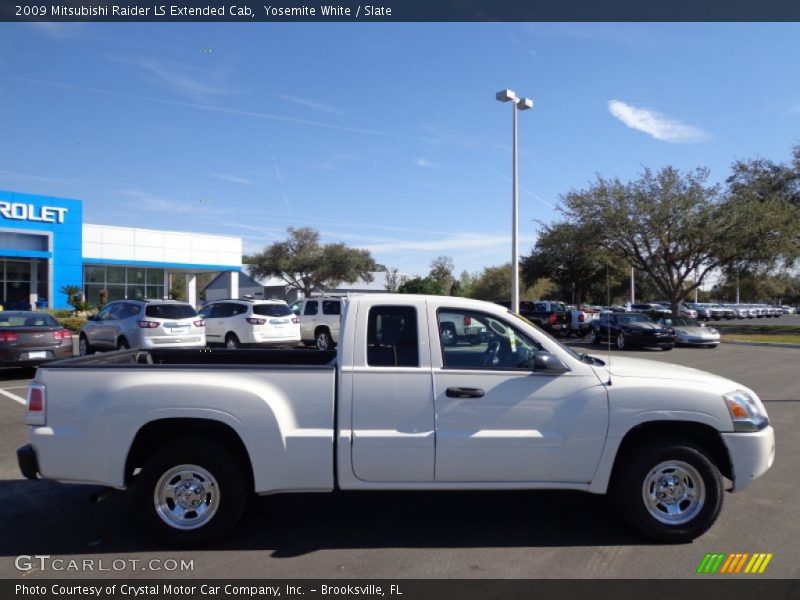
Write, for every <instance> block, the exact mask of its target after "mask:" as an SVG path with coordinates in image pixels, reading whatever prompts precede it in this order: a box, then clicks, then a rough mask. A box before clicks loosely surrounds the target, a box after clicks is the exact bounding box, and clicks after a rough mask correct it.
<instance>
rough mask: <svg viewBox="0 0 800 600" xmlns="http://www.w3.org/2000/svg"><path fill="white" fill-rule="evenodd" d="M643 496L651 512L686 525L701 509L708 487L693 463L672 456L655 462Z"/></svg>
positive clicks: (663, 520)
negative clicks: (669, 458)
mask: <svg viewBox="0 0 800 600" xmlns="http://www.w3.org/2000/svg"><path fill="white" fill-rule="evenodd" d="M642 498H643V499H644V504H645V507H646V508H647V512H648V513H650V516H651V517H653V518H654V519H655V520H656V521H658V522H660V523H664V524H666V525H684V524H686V523H688V522H689V521H691V520H692V519H694V518H695V517H696V516H697V515H698V514H699V513H700V511H701V510H702V508H703V505H704V504H705V500H706V487H705V484H704V483H703V478H702V477H701V476H700V473H699V472H698V471H697V469H695V468H694V467H693V466H692V465H690V464H688V463H685V462H683V461H678V460H669V461H665V462H662V463H660V464H658V465H656V466H655V467H654V468H653V469H651V470H650V472H649V473H648V474H647V477H645V479H644V486H643V487H642Z"/></svg>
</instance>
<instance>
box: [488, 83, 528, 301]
mask: <svg viewBox="0 0 800 600" xmlns="http://www.w3.org/2000/svg"><path fill="white" fill-rule="evenodd" d="M495 98H496V99H497V100H499V101H500V102H511V103H512V111H511V112H512V113H513V115H514V135H513V159H512V165H513V166H512V172H513V177H512V184H511V185H512V188H513V205H512V206H513V208H512V211H511V310H512V311H514V312H515V313H518V312H519V240H518V239H517V238H518V232H519V182H518V180H517V110H528V109H530V108H533V100H531V99H530V98H518V97H517V94H516V93H514V92H513V91H511V90H501V91H499V92H497V94H495Z"/></svg>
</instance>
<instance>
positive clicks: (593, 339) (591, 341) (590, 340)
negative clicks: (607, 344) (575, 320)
mask: <svg viewBox="0 0 800 600" xmlns="http://www.w3.org/2000/svg"><path fill="white" fill-rule="evenodd" d="M587 342H588V343H589V344H594V343H595V338H594V331H590V332H589V339H588V340H587Z"/></svg>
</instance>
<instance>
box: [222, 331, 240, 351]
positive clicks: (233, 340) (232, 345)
mask: <svg viewBox="0 0 800 600" xmlns="http://www.w3.org/2000/svg"><path fill="white" fill-rule="evenodd" d="M239 346H241V343H240V342H239V338H238V337H236V334H235V333H229V334H228V335H226V336H225V347H226V348H227V349H228V350H236V349H237V348H238V347H239Z"/></svg>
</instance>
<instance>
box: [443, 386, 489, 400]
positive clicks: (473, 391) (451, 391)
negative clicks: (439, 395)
mask: <svg viewBox="0 0 800 600" xmlns="http://www.w3.org/2000/svg"><path fill="white" fill-rule="evenodd" d="M484 394H486V392H484V391H483V390H482V389H481V388H465V387H449V388H447V391H445V395H446V396H447V397H448V398H462V399H463V398H483V396H484Z"/></svg>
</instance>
